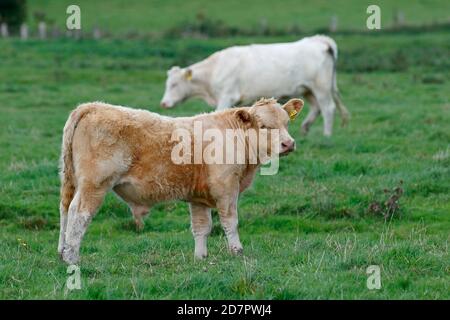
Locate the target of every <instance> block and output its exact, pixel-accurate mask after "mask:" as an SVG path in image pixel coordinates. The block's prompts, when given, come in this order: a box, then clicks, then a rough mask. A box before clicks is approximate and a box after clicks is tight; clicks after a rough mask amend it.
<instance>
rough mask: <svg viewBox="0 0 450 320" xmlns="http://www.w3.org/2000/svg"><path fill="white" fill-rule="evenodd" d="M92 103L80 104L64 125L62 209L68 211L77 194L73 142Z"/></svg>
mask: <svg viewBox="0 0 450 320" xmlns="http://www.w3.org/2000/svg"><path fill="white" fill-rule="evenodd" d="M90 106H91V105H90V104H84V105H80V106H79V107H78V108H76V109H75V110H74V111H72V113H71V114H70V116H69V119H68V120H67V122H66V125H65V126H64V133H63V141H62V148H61V159H60V178H61V191H60V192H61V209H62V210H64V212H67V211H68V209H69V205H70V203H71V202H72V199H73V197H74V194H75V170H74V166H73V154H72V142H73V136H74V133H75V129H76V127H77V125H78V123H79V122H80V120H81V119H82V118H83V117H84V116H85V115H86V114H87V113H88V112H89V111H90V110H92V109H91V108H89V107H90Z"/></svg>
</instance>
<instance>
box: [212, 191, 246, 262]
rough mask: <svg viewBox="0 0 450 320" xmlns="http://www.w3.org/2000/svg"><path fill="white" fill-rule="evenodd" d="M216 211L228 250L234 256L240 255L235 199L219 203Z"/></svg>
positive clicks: (240, 246)
mask: <svg viewBox="0 0 450 320" xmlns="http://www.w3.org/2000/svg"><path fill="white" fill-rule="evenodd" d="M217 209H218V210H219V217H220V223H221V224H222V228H223V230H224V231H225V235H226V237H227V241H228V248H229V249H230V251H231V252H232V253H234V254H240V253H242V251H243V248H242V244H241V241H240V240H239V233H238V213H237V197H231V199H224V200H222V201H220V202H219V205H218V208H217Z"/></svg>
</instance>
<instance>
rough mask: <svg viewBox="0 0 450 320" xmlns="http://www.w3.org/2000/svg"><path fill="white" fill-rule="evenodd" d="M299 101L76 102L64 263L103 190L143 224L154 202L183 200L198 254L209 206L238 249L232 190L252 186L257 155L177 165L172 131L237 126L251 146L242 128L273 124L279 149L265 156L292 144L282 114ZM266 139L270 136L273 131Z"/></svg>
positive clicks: (65, 194)
mask: <svg viewBox="0 0 450 320" xmlns="http://www.w3.org/2000/svg"><path fill="white" fill-rule="evenodd" d="M302 106H303V101H301V100H299V99H292V100H290V101H289V102H288V103H286V104H285V105H284V106H280V105H279V104H278V103H277V102H276V100H273V99H263V100H260V101H258V102H257V103H255V104H254V105H253V106H252V107H243V108H236V109H229V110H226V111H220V112H213V113H209V114H201V115H198V116H195V117H185V118H170V117H164V116H160V115H158V114H155V113H151V112H148V111H145V110H136V109H130V108H125V107H120V106H112V105H109V104H104V103H99V102H95V103H87V104H83V105H80V106H79V107H78V108H76V109H75V110H74V111H73V112H72V113H71V115H70V117H69V119H68V121H67V123H66V125H65V127H64V136H63V144H62V155H61V182H62V186H61V204H60V214H61V226H60V227H61V230H60V238H59V245H58V252H59V253H60V254H61V255H62V258H63V260H64V261H65V262H67V263H69V264H75V263H77V262H78V261H79V249H80V244H81V240H82V238H83V235H84V233H85V231H86V229H87V227H88V225H89V223H90V221H91V220H92V217H93V216H94V215H95V213H96V212H97V210H98V208H99V207H100V205H101V204H102V201H103V199H104V197H105V195H106V193H107V192H108V191H109V190H112V191H113V192H114V193H116V194H117V195H118V196H119V197H120V198H121V199H123V200H124V201H125V202H126V203H127V204H128V205H129V206H130V208H131V211H132V213H133V216H134V219H135V221H136V224H137V225H138V226H139V227H141V228H142V226H143V222H142V217H143V216H144V215H145V214H147V213H148V211H149V208H150V207H152V206H153V205H154V204H155V203H157V202H161V201H168V200H182V201H187V202H189V208H190V212H191V223H192V233H193V235H194V239H195V256H196V257H199V258H202V257H205V256H206V255H207V246H206V241H207V236H208V235H209V233H210V231H211V208H217V209H218V212H219V216H220V222H221V224H222V226H223V229H224V231H225V234H226V236H227V240H228V244H229V248H230V250H231V251H232V252H234V253H239V252H241V251H242V245H241V242H240V240H239V235H238V232H237V225H238V217H237V201H238V196H239V194H240V193H241V192H242V191H243V190H245V189H246V188H247V187H248V186H249V185H250V184H251V182H252V180H253V178H254V175H255V173H256V171H257V169H258V167H259V166H260V164H261V159H259V158H258V161H257V163H251V162H250V161H247V160H248V159H247V160H246V161H245V163H243V164H242V163H241V164H205V163H204V162H202V163H186V164H176V163H174V161H172V160H173V154H172V153H173V150H174V147H175V146H176V145H177V143H179V142H178V141H174V140H173V132H174V131H175V130H179V129H183V130H187V131H188V132H190V133H192V134H194V133H193V130H194V123H201V124H202V125H203V128H205V129H208V128H213V129H219V130H221V131H224V130H226V129H233V130H238V132H239V134H240V136H238V139H242V141H244V144H245V148H246V150H250V149H253V148H254V147H255V146H254V145H251V144H252V142H251V141H250V140H249V139H248V138H247V137H246V135H245V133H246V132H248V131H249V130H250V129H252V130H256V131H257V132H259V131H261V130H262V128H268V129H278V130H279V137H278V140H277V141H276V143H277V144H278V146H279V148H276V150H272V149H271V148H269V156H274V155H278V154H283V155H284V154H287V153H289V152H290V151H292V150H294V149H295V143H294V140H293V139H292V137H291V136H290V135H289V133H288V131H287V126H288V122H289V115H288V114H292V113H298V112H299V111H300V110H301V108H302ZM269 139H272V140H273V141H275V140H274V139H275V138H274V137H273V138H272V135H269ZM273 141H272V142H273ZM269 145H271V144H270V143H269ZM201 146H202V148H203V147H204V146H205V145H204V144H202V145H201Z"/></svg>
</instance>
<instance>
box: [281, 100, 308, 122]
mask: <svg viewBox="0 0 450 320" xmlns="http://www.w3.org/2000/svg"><path fill="white" fill-rule="evenodd" d="M304 104H305V103H304V102H303V100H302V99H291V100H289V101H288V102H286V103H285V104H284V105H283V109H284V110H285V111H286V112H287V113H288V115H289V118H291V120H294V119H295V118H296V117H297V114H299V113H300V111H302V109H303V105H304Z"/></svg>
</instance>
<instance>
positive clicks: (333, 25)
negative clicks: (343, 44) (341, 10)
mask: <svg viewBox="0 0 450 320" xmlns="http://www.w3.org/2000/svg"><path fill="white" fill-rule="evenodd" d="M337 28H338V18H337V16H336V15H333V16H332V17H331V20H330V26H329V28H328V30H329V31H330V32H336V31H337Z"/></svg>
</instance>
